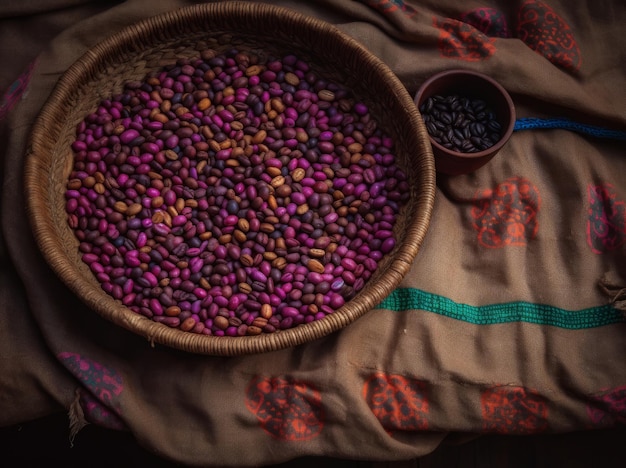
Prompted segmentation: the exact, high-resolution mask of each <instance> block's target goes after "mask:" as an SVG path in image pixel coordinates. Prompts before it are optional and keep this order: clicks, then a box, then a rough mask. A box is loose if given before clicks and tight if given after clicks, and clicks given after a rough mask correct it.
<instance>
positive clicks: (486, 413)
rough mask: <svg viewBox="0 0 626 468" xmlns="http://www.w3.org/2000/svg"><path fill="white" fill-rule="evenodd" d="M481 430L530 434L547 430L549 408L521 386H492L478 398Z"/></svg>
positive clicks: (534, 394)
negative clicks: (480, 411) (480, 409)
mask: <svg viewBox="0 0 626 468" xmlns="http://www.w3.org/2000/svg"><path fill="white" fill-rule="evenodd" d="M480 402H481V408H482V414H483V429H484V430H485V431H487V432H496V433H499V434H533V433H538V432H542V431H545V430H546V429H547V428H548V421H547V417H548V405H547V402H546V400H545V398H543V397H542V396H541V395H539V394H538V393H536V392H534V391H532V390H529V389H527V388H524V387H509V386H506V387H492V388H488V389H487V390H484V391H483V392H482V394H481V397H480Z"/></svg>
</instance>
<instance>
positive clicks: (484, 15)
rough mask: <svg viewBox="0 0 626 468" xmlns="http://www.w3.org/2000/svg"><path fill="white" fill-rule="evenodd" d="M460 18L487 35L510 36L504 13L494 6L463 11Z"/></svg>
mask: <svg viewBox="0 0 626 468" xmlns="http://www.w3.org/2000/svg"><path fill="white" fill-rule="evenodd" d="M460 19H461V21H463V22H464V23H467V24H469V25H471V26H474V27H475V28H476V29H478V30H479V31H480V32H481V33H483V34H485V35H487V36H489V37H509V36H510V33H509V27H508V25H507V22H506V17H505V16H504V13H502V12H501V11H500V10H497V9H495V8H476V9H474V10H471V11H467V12H465V13H463V14H462V15H461V18H460Z"/></svg>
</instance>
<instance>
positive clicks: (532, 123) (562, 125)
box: [513, 118, 626, 140]
mask: <svg viewBox="0 0 626 468" xmlns="http://www.w3.org/2000/svg"><path fill="white" fill-rule="evenodd" d="M538 128H539V129H550V128H559V129H563V130H570V131H573V132H577V133H582V134H585V135H589V136H592V137H596V138H609V139H613V140H626V132H622V131H619V130H610V129H608V128H603V127H596V126H594V125H586V124H581V123H578V122H574V121H572V120H568V119H537V118H523V119H517V120H516V121H515V126H514V127H513V131H515V132H517V131H520V130H532V129H538Z"/></svg>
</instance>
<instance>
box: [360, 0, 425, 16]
mask: <svg viewBox="0 0 626 468" xmlns="http://www.w3.org/2000/svg"><path fill="white" fill-rule="evenodd" d="M365 3H367V4H368V5H369V6H371V7H372V8H375V9H376V10H378V11H380V12H381V13H384V14H385V15H389V14H392V13H395V12H397V11H399V12H401V13H403V14H404V15H405V16H406V17H408V18H413V17H414V16H415V15H416V13H417V11H415V9H414V8H413V7H412V6H411V5H407V4H406V2H404V1H403V0H366V2H365Z"/></svg>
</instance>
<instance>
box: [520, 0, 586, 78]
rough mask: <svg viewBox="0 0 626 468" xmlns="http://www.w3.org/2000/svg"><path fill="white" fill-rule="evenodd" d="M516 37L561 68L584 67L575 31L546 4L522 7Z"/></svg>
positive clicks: (533, 2) (532, 0) (531, 0)
mask: <svg viewBox="0 0 626 468" xmlns="http://www.w3.org/2000/svg"><path fill="white" fill-rule="evenodd" d="M516 35H517V37H518V38H519V39H521V40H522V41H523V42H524V43H525V44H526V45H527V46H528V47H530V48H531V49H532V50H534V51H535V52H537V53H539V54H541V55H543V56H544V57H545V58H546V59H548V60H549V61H550V62H552V63H553V64H555V65H557V66H560V67H563V68H565V69H567V70H570V71H577V70H578V69H579V68H580V66H581V63H582V57H581V55H580V49H579V48H578V44H577V43H576V39H574V33H573V32H572V29H571V28H570V27H569V25H568V24H567V23H566V22H565V20H564V19H563V18H562V17H561V16H560V15H559V14H558V13H557V12H556V11H554V10H553V9H552V8H551V7H550V6H549V5H547V4H545V3H543V2H539V1H536V0H528V1H527V2H525V3H524V4H523V5H522V6H521V8H520V10H519V14H518V21H517V29H516Z"/></svg>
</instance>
